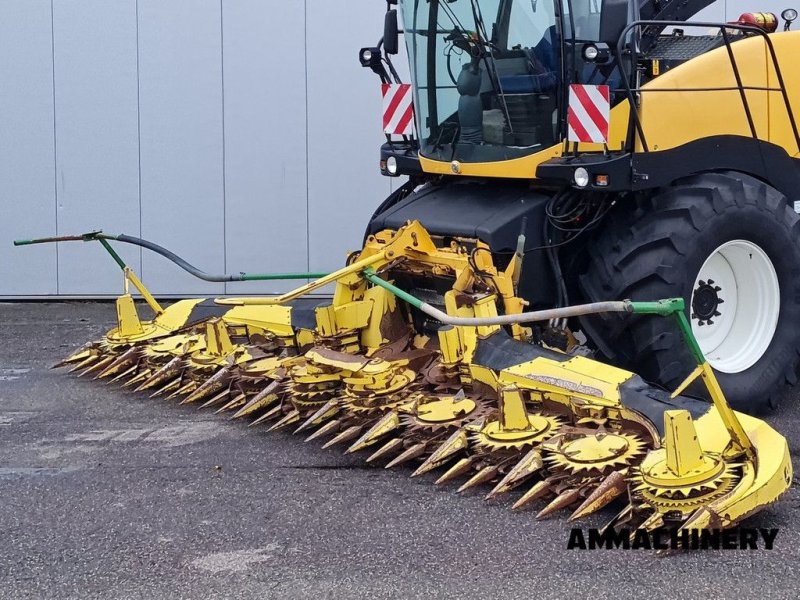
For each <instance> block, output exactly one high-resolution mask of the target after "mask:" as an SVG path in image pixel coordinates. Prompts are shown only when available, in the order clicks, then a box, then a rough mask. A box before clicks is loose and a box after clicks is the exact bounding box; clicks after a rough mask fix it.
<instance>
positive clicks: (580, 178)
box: [572, 167, 589, 187]
mask: <svg viewBox="0 0 800 600" xmlns="http://www.w3.org/2000/svg"><path fill="white" fill-rule="evenodd" d="M572 178H573V180H574V181H575V185H577V186H578V187H586V186H587V185H589V171H587V170H586V169H584V168H583V167H578V168H577V169H575V173H573V175H572Z"/></svg>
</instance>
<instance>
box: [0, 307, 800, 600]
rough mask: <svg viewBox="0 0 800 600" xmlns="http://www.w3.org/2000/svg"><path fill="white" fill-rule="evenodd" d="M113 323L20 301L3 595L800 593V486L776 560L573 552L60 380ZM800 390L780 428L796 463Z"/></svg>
mask: <svg viewBox="0 0 800 600" xmlns="http://www.w3.org/2000/svg"><path fill="white" fill-rule="evenodd" d="M113 320H114V307H113V305H112V304H95V303H60V304H41V303H10V304H0V534H1V537H0V598H59V599H61V598H80V599H85V598H192V599H196V598H209V597H214V598H309V597H315V598H426V599H430V598H439V597H442V598H456V597H464V598H573V597H574V598H593V599H594V598H597V599H600V598H615V599H619V598H647V599H656V598H670V599H672V598H684V597H685V598H689V597H695V598H704V599H713V598H797V597H798V596H800V593H799V592H798V589H797V582H798V577H800V511H798V506H799V505H800V492H798V486H797V485H796V484H795V486H793V488H792V489H791V490H790V492H789V493H788V494H787V495H786V496H785V497H784V498H783V499H782V500H781V501H780V502H779V503H778V504H776V505H774V506H771V507H769V508H767V509H766V510H764V511H762V512H761V513H759V514H758V515H756V516H754V517H752V518H751V519H749V520H748V521H747V522H745V524H744V525H745V526H748V527H763V528H773V527H777V528H779V529H780V532H779V534H778V537H777V539H776V542H775V545H776V547H775V549H774V550H771V551H768V550H749V551H740V550H736V551H732V550H729V551H695V552H682V553H677V554H673V555H669V556H664V557H659V556H656V555H655V554H654V553H652V552H648V551H624V550H603V551H578V550H567V549H566V545H567V539H568V535H569V530H570V527H571V526H570V525H569V524H568V523H567V521H566V519H565V518H564V517H565V515H563V514H562V515H559V516H557V517H556V518H552V519H549V520H545V521H541V522H537V521H536V520H535V519H534V518H533V514H532V513H531V512H522V513H512V512H511V511H510V510H508V504H509V502H508V501H504V502H501V503H497V504H489V503H486V502H484V501H483V499H482V496H483V494H480V493H477V494H474V495H468V496H466V497H459V496H458V495H456V494H455V493H454V489H453V488H448V489H440V488H436V487H435V486H433V485H432V484H431V480H430V479H425V478H420V479H409V478H408V474H409V472H410V470H403V469H400V470H399V471H397V472H394V471H385V470H384V469H381V468H374V467H369V466H365V464H364V463H363V462H362V458H360V457H349V456H348V457H345V456H342V455H341V451H332V450H322V449H321V448H320V445H318V444H315V443H313V442H312V443H309V444H304V443H303V441H302V439H300V437H299V436H292V435H290V434H288V433H269V434H268V433H266V432H265V429H264V428H262V429H258V428H249V429H248V428H247V427H246V424H244V423H241V422H238V421H235V422H234V421H227V420H226V419H224V418H220V417H219V416H215V415H213V414H211V413H209V412H204V411H198V410H196V409H193V408H188V407H182V406H178V405H176V404H173V403H171V402H167V401H164V400H154V399H148V398H147V397H146V396H145V395H136V394H131V393H125V392H122V391H120V390H118V389H115V388H113V387H109V386H105V385H103V384H99V382H92V381H87V380H84V379H76V378H74V377H72V376H67V375H65V374H64V373H63V372H61V371H53V370H50V369H49V368H48V367H49V366H50V365H51V364H53V363H54V362H56V361H57V360H58V359H59V358H61V357H63V356H65V355H66V354H67V353H69V352H70V351H71V350H72V349H73V348H76V347H78V346H79V345H81V344H82V343H83V342H84V341H86V340H88V339H93V338H98V337H99V336H100V335H101V334H102V332H103V331H104V330H105V329H106V328H108V327H109V326H110V325H111V324H112V322H113ZM798 394H800V390H797V391H794V392H790V393H787V395H786V398H785V401H784V402H783V405H782V407H781V409H780V410H778V411H777V412H776V413H775V414H774V415H772V416H770V417H769V418H768V421H769V422H770V423H771V424H772V425H774V426H775V427H776V428H778V429H779V430H780V431H781V432H783V433H784V434H785V435H786V436H787V438H788V439H789V442H790V444H791V445H792V446H794V447H795V451H794V452H793V456H794V458H795V464H800V461H798V460H797V459H798V455H797V451H796V448H797V447H800V444H799V443H798V434H799V433H800V409H799V408H798V402H797V399H798ZM612 513H613V511H610V510H609V511H605V512H604V513H602V514H600V515H599V516H596V517H595V518H592V519H589V520H588V521H587V522H586V523H585V526H586V527H591V526H601V525H602V524H603V523H604V522H605V521H606V520H607V519H608V518H609V517H610V516H611V514H612Z"/></svg>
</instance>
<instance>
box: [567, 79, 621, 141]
mask: <svg viewBox="0 0 800 600" xmlns="http://www.w3.org/2000/svg"><path fill="white" fill-rule="evenodd" d="M609 97H610V94H609V88H608V86H607V85H578V84H575V83H573V84H572V85H570V86H569V107H568V109H567V125H568V127H567V129H568V131H567V140H569V141H570V142H594V143H596V144H606V143H608V121H609V114H610V112H611V102H610V100H609Z"/></svg>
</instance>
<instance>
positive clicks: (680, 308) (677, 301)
mask: <svg viewBox="0 0 800 600" xmlns="http://www.w3.org/2000/svg"><path fill="white" fill-rule="evenodd" d="M631 305H632V306H633V312H634V313H637V314H643V315H662V316H664V317H667V316H669V315H672V316H674V317H675V320H676V321H677V323H678V329H680V331H681V335H682V336H683V339H684V341H685V342H686V345H687V346H688V347H689V351H690V352H691V353H692V357H694V359H695V361H697V364H698V365H702V364H703V363H704V362H705V361H706V358H705V356H704V355H703V351H702V350H701V349H700V344H699V343H698V342H697V338H696V337H694V333H693V332H692V326H691V324H690V323H689V320H688V319H687V318H686V313H685V312H684V310H685V308H686V303H685V302H684V301H683V298H669V299H667V300H658V301H657V302H631Z"/></svg>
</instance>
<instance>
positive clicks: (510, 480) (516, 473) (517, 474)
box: [486, 448, 544, 500]
mask: <svg viewBox="0 0 800 600" xmlns="http://www.w3.org/2000/svg"><path fill="white" fill-rule="evenodd" d="M543 466H544V461H543V460H542V455H541V453H540V452H539V451H538V450H537V449H535V448H534V449H533V450H531V451H530V452H528V453H527V454H526V455H525V456H524V457H523V458H522V460H520V461H519V462H518V463H517V464H516V465H514V467H513V468H512V469H511V470H510V471H509V472H508V473H507V474H506V476H505V477H503V479H501V480H500V483H498V484H497V485H496V486H495V488H494V489H493V490H492V491H491V492H489V494H488V495H487V496H486V500H493V499H494V498H497V497H498V496H501V495H503V494H505V493H507V492H510V491H511V490H513V489H514V488H515V487H517V486H518V485H520V484H522V483H523V482H524V481H526V480H527V479H528V477H530V476H531V475H533V474H534V473H536V472H537V471H538V470H539V469H541V468H542V467H543Z"/></svg>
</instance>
